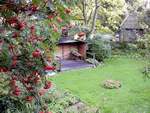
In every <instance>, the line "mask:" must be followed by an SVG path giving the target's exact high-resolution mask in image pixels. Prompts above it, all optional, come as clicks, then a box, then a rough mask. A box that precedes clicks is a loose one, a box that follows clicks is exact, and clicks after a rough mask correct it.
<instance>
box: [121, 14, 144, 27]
mask: <svg viewBox="0 0 150 113" xmlns="http://www.w3.org/2000/svg"><path fill="white" fill-rule="evenodd" d="M120 27H121V28H123V29H143V28H142V27H139V18H138V16H137V14H135V13H130V15H128V16H127V17H126V18H125V20H124V22H123V23H122V24H121V25H120Z"/></svg>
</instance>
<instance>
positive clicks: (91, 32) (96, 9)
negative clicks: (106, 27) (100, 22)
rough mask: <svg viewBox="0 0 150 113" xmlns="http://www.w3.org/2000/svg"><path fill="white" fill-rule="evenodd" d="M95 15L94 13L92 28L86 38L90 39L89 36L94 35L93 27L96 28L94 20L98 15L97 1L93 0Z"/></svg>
mask: <svg viewBox="0 0 150 113" xmlns="http://www.w3.org/2000/svg"><path fill="white" fill-rule="evenodd" d="M95 7H96V8H95V13H94V18H93V26H92V29H91V31H90V34H89V35H88V37H87V38H91V35H92V34H93V33H94V30H95V26H96V20H97V14H98V8H99V6H98V0H95Z"/></svg>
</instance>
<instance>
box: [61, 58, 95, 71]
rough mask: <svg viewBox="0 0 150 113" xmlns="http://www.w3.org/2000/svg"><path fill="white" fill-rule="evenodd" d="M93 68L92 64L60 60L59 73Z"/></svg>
mask: <svg viewBox="0 0 150 113" xmlns="http://www.w3.org/2000/svg"><path fill="white" fill-rule="evenodd" d="M92 67H94V65H93V64H89V63H86V62H84V61H76V60H61V72H62V71H71V70H78V69H86V68H92Z"/></svg>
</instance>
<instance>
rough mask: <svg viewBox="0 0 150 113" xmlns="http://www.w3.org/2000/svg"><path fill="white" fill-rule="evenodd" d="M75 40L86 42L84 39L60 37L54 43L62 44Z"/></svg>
mask: <svg viewBox="0 0 150 113" xmlns="http://www.w3.org/2000/svg"><path fill="white" fill-rule="evenodd" d="M75 42H82V43H86V41H84V40H71V39H70V37H61V38H60V39H59V41H58V42H57V43H56V45H58V44H64V43H75Z"/></svg>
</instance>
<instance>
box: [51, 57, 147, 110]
mask: <svg viewBox="0 0 150 113" xmlns="http://www.w3.org/2000/svg"><path fill="white" fill-rule="evenodd" d="M104 62H105V64H107V66H100V67H97V68H91V69H83V70H76V71H68V72H62V73H59V75H58V76H52V77H50V78H52V79H53V82H55V83H56V86H57V87H59V88H61V89H65V90H69V92H70V93H73V94H75V95H77V96H79V97H80V99H81V101H82V102H83V103H85V104H87V105H89V106H97V105H99V107H100V110H101V111H105V113H111V112H114V113H116V112H119V113H120V112H121V113H124V112H125V113H126V112H129V113H131V112H132V113H136V112H138V113H142V112H144V111H145V112H146V113H148V112H150V80H149V79H146V81H145V82H144V80H143V79H142V76H141V73H140V72H139V71H138V70H137V67H141V66H142V64H143V62H142V61H137V60H134V59H129V58H125V57H124V58H123V57H122V58H114V59H106V60H104ZM108 77H109V78H110V79H112V80H115V81H116V80H118V81H119V82H120V83H121V86H122V87H121V88H120V89H105V88H103V87H101V86H100V83H101V82H103V81H104V80H105V79H107V78H108ZM102 93H104V95H102ZM103 98H106V102H105V103H104V102H103V101H102V99H103Z"/></svg>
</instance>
